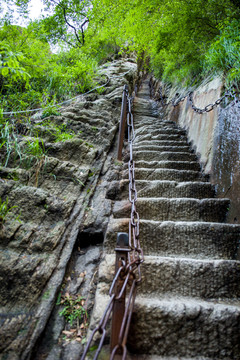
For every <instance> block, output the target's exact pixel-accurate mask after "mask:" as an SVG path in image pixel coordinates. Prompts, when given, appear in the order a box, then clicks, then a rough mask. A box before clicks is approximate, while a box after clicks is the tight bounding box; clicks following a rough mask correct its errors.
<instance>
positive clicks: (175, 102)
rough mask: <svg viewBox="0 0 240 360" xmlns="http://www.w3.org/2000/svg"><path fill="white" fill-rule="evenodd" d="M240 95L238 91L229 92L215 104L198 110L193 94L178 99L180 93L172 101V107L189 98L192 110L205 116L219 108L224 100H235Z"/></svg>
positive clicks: (189, 93)
mask: <svg viewBox="0 0 240 360" xmlns="http://www.w3.org/2000/svg"><path fill="white" fill-rule="evenodd" d="M238 94H239V93H238V92H237V91H234V92H232V91H227V92H226V93H225V94H224V95H223V96H221V97H220V98H219V99H217V100H216V101H215V102H214V103H213V104H208V105H207V106H205V107H204V108H202V109H201V108H198V107H197V106H195V105H194V103H193V92H192V91H191V92H188V93H187V95H184V96H181V97H180V98H179V99H177V100H176V101H175V99H176V97H177V96H178V95H179V94H178V93H177V94H176V95H175V97H174V98H173V100H172V106H174V107H175V106H177V105H178V104H179V103H180V102H182V101H183V100H185V99H186V98H188V100H189V102H190V104H191V107H192V109H193V110H194V111H195V112H197V113H198V114H204V113H207V112H209V111H212V110H213V109H214V108H215V107H217V106H218V105H220V104H221V102H222V101H223V100H224V99H227V98H229V97H232V98H235V97H236V95H238Z"/></svg>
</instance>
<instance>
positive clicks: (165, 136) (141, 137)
mask: <svg viewBox="0 0 240 360" xmlns="http://www.w3.org/2000/svg"><path fill="white" fill-rule="evenodd" d="M151 140H152V141H155V140H156V141H160V140H180V141H188V140H187V136H186V135H179V134H157V135H151V134H145V135H140V134H138V135H136V139H135V142H138V141H139V142H140V141H151Z"/></svg>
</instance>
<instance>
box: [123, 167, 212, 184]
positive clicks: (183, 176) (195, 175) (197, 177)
mask: <svg viewBox="0 0 240 360" xmlns="http://www.w3.org/2000/svg"><path fill="white" fill-rule="evenodd" d="M123 178H125V179H127V178H128V171H125V172H124V173H123ZM135 179H136V180H147V181H150V180H172V181H207V180H208V177H206V176H205V175H204V174H202V173H200V172H199V171H192V170H175V169H145V168H142V169H141V168H140V169H139V168H136V169H135Z"/></svg>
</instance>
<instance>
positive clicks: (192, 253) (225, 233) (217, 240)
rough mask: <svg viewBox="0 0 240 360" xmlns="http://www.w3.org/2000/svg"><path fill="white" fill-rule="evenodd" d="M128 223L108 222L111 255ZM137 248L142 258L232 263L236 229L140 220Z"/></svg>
mask: <svg viewBox="0 0 240 360" xmlns="http://www.w3.org/2000/svg"><path fill="white" fill-rule="evenodd" d="M128 226H129V219H128V218H125V219H112V220H111V222H110V223H109V226H108V231H107V234H106V239H105V247H106V252H107V253H109V252H110V253H113V251H114V250H113V249H114V246H115V242H116V233H117V232H128ZM140 232H141V244H142V247H143V250H144V254H145V255H160V256H164V255H165V256H172V257H175V256H177V257H179V256H182V257H184V258H187V257H189V258H194V259H195V258H198V259H209V258H211V259H236V257H237V250H238V246H239V238H240V227H239V226H238V225H231V224H219V223H210V222H183V221H177V222H175V221H163V222H159V221H153V220H140Z"/></svg>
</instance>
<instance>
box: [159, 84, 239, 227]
mask: <svg viewBox="0 0 240 360" xmlns="http://www.w3.org/2000/svg"><path fill="white" fill-rule="evenodd" d="M160 86H161V83H160V82H158V81H156V80H153V88H154V91H153V93H154V94H155V96H156V94H157V93H158V90H159V87H160ZM223 88H224V83H223V81H222V80H221V78H219V77H216V78H214V79H213V80H211V81H207V80H206V81H205V82H204V83H202V84H201V86H199V87H198V88H197V89H195V90H194V92H193V102H194V105H195V106H196V107H198V108H204V107H205V106H206V105H208V104H213V103H214V102H215V101H216V100H217V99H218V98H219V97H221V94H222V91H223ZM187 91H189V89H184V90H183V89H179V88H178V89H177V88H166V87H165V88H164V87H163V91H162V93H163V96H164V97H165V99H166V98H167V99H168V100H167V103H168V106H167V109H165V110H166V114H167V116H168V118H169V119H170V120H173V121H175V122H177V123H178V124H179V125H180V126H181V127H183V128H184V129H186V131H187V134H188V139H189V141H190V142H191V144H192V147H193V149H194V151H195V152H196V154H197V156H198V158H199V161H200V163H201V166H202V169H203V171H204V172H205V173H206V174H209V175H210V181H211V182H212V183H213V184H215V185H216V194H217V196H218V197H229V198H230V200H231V207H230V211H229V213H228V218H227V221H229V222H231V223H239V222H240V216H239V213H240V198H239V194H240V181H239V180H240V174H239V165H240V154H239V149H240V132H239V115H240V109H239V107H238V104H237V103H236V102H235V103H234V102H231V103H230V104H227V102H226V103H224V102H223V103H222V104H221V105H220V106H218V107H216V108H215V109H213V110H212V111H210V112H208V113H204V114H198V113H196V112H194V111H193V109H192V108H191V104H190V102H189V100H188V98H185V99H184V101H182V102H180V103H179V105H177V106H176V107H173V106H172V105H171V99H173V98H174V96H175V94H176V92H178V93H180V94H182V93H183V94H185V93H187ZM158 97H159V96H158ZM159 104H160V102H159Z"/></svg>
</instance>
